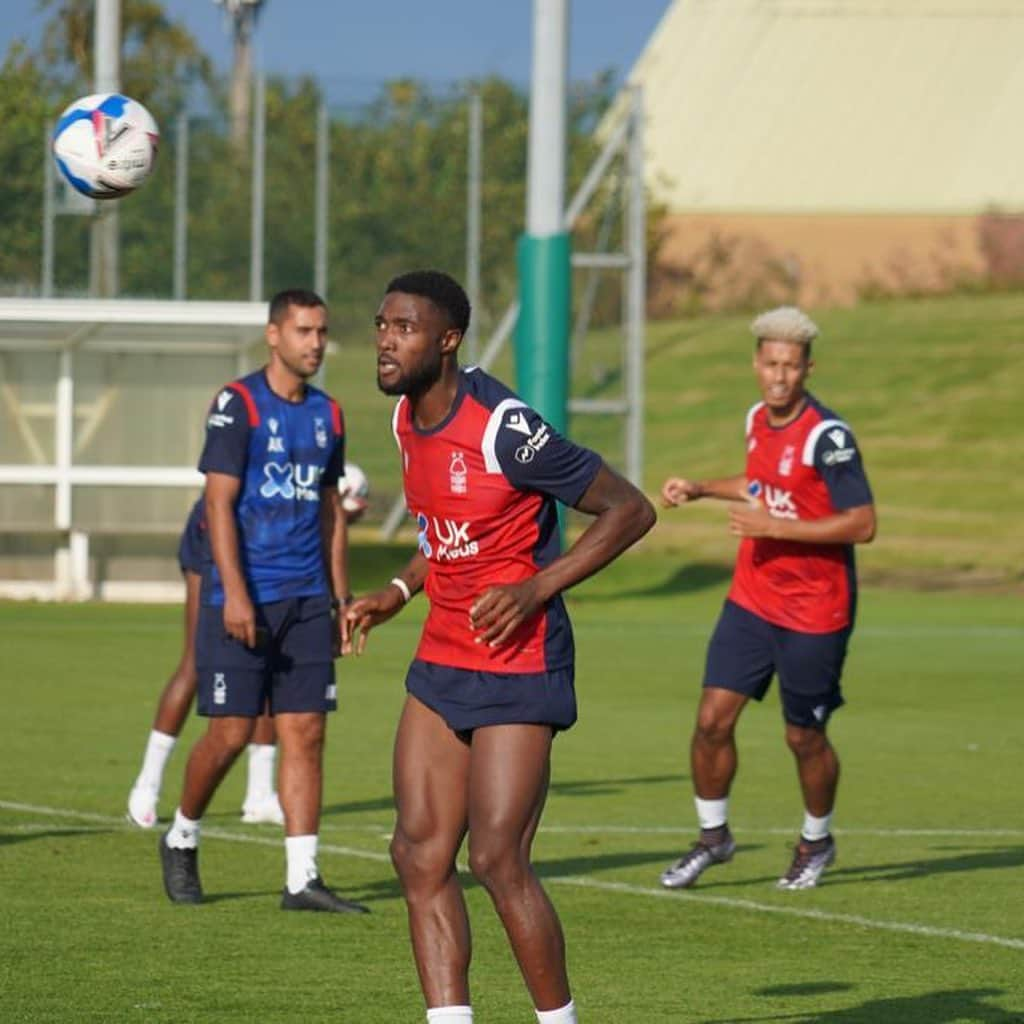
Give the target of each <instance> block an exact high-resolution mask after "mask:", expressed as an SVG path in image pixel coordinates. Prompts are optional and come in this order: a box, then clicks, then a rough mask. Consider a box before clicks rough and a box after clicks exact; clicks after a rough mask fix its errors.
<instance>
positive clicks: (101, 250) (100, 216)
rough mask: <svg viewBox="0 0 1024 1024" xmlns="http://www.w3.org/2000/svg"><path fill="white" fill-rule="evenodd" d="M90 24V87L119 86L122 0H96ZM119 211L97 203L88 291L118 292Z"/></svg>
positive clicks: (106, 294)
mask: <svg viewBox="0 0 1024 1024" xmlns="http://www.w3.org/2000/svg"><path fill="white" fill-rule="evenodd" d="M93 28H94V33H95V40H96V43H95V48H94V52H93V89H94V90H95V91H96V92H98V93H103V92H119V91H120V89H121V0H96V11H95V15H94V21H93ZM118 243H119V232H118V211H117V203H116V202H113V201H111V202H106V203H100V204H99V205H98V206H97V210H96V216H95V217H94V218H93V222H92V230H91V232H90V238H89V293H90V294H91V295H94V296H99V297H101V298H112V297H113V296H115V295H117V292H118Z"/></svg>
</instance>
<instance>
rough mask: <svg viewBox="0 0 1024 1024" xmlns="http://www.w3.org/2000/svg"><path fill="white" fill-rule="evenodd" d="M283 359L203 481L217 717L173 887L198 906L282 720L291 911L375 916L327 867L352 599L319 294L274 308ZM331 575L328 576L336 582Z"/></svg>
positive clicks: (263, 378) (285, 897)
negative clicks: (202, 843)
mask: <svg viewBox="0 0 1024 1024" xmlns="http://www.w3.org/2000/svg"><path fill="white" fill-rule="evenodd" d="M266 339H267V344H268V346H269V349H270V359H269V361H268V363H267V365H266V366H265V367H263V369H261V370H259V371H257V372H256V373H253V374H250V375H249V376H247V377H244V378H242V379H241V380H237V381H234V382H232V383H230V384H228V385H227V386H226V387H225V388H224V389H223V390H221V391H220V393H219V394H218V395H217V396H216V397H215V398H214V400H213V403H212V405H211V406H210V412H209V416H208V418H207V426H206V445H205V447H204V448H203V454H202V457H201V458H200V462H199V468H200V469H201V470H202V471H203V472H204V473H205V474H206V521H207V524H208V527H209V538H210V546H211V550H212V554H213V558H212V562H211V563H209V564H208V566H207V568H206V570H205V571H204V573H203V600H202V606H201V607H200V610H199V621H198V624H197V630H196V669H197V673H198V689H197V706H198V710H199V713H200V714H201V715H206V716H209V723H208V726H207V731H206V733H205V735H204V736H203V737H202V738H201V739H200V740H199V742H198V743H196V745H195V746H194V747H193V748H192V753H191V755H190V756H189V762H188V767H187V769H186V772H185V784H184V788H183V792H182V796H181V803H180V806H179V807H178V810H177V811H176V813H175V817H174V824H173V825H172V826H171V828H170V829H169V830H168V832H167V833H166V835H165V836H163V837H162V838H161V841H160V859H161V864H162V867H163V875H164V887H165V889H166V891H167V895H168V897H169V898H170V899H171V900H173V901H174V902H178V903H198V902H199V901H200V900H201V899H202V887H201V885H200V882H199V871H198V839H199V819H200V818H201V817H202V815H203V812H204V811H205V810H206V807H207V805H208V804H209V802H210V799H211V798H212V796H213V794H214V791H215V790H216V788H217V786H218V785H219V783H220V781H221V779H222V778H223V777H224V775H225V774H226V773H227V771H228V769H229V768H230V767H231V764H232V763H233V761H234V760H235V758H236V757H237V756H238V754H239V753H240V751H241V750H242V749H243V748H244V747H245V745H246V743H247V742H248V740H249V737H250V736H251V735H252V730H253V725H254V723H255V721H256V718H257V716H258V715H259V714H260V712H261V711H262V710H263V708H264V707H265V706H267V705H269V710H270V713H271V714H272V715H273V716H274V720H275V724H276V727H277V736H278V743H279V745H280V748H281V766H280V773H279V784H278V791H279V796H280V800H281V805H282V807H283V808H284V814H285V853H286V860H287V879H286V885H285V889H284V892H283V894H282V898H281V907H282V909H285V910H324V911H334V912H346V911H356V912H362V911H365V909H366V908H365V907H362V906H361V905H360V904H358V903H353V902H351V901H349V900H345V899H342V898H341V897H339V896H338V895H336V894H335V893H333V892H332V891H331V890H330V889H328V888H327V887H326V886H325V885H324V884H323V881H322V879H321V878H320V874H319V871H318V870H317V865H316V849H317V838H318V833H319V828H320V800H321V788H322V773H323V765H322V760H323V758H322V755H323V741H324V729H325V724H326V712H328V711H333V710H334V708H335V706H336V697H335V681H334V662H333V658H334V655H335V653H336V652H337V650H338V649H339V648H340V647H342V646H344V645H345V642H346V638H345V635H344V631H345V625H344V620H343V619H339V621H338V623H337V624H336V623H335V622H334V620H333V616H332V610H333V609H337V608H338V606H339V604H340V602H341V601H344V600H346V599H347V598H348V597H349V586H348V568H347V553H348V541H347V533H346V520H345V512H344V509H343V507H342V504H341V498H340V495H339V493H338V488H337V482H338V478H339V477H340V476H341V475H343V473H344V468H345V441H344V425H343V421H342V417H341V410H340V409H339V407H338V405H337V403H336V402H334V400H333V399H331V398H329V397H328V396H327V395H325V394H324V393H323V392H322V391H319V390H318V389H317V388H314V387H312V386H310V385H309V384H308V381H309V379H310V378H311V377H313V375H314V374H315V373H316V372H317V370H318V369H319V368H320V364H321V363H322V362H323V357H324V352H325V349H326V345H327V309H326V306H325V305H324V302H323V300H322V299H321V298H320V297H319V296H317V295H316V294H314V293H313V292H308V291H300V290H293V291H287V292H281V293H279V294H278V295H276V296H275V297H274V298H273V299H272V300H271V303H270V314H269V323H268V325H267V329H266ZM328 570H329V571H328Z"/></svg>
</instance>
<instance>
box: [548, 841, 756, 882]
mask: <svg viewBox="0 0 1024 1024" xmlns="http://www.w3.org/2000/svg"><path fill="white" fill-rule="evenodd" d="M685 845H686V846H687V847H689V845H690V844H689V843H686V844H685ZM758 849H760V846H757V845H744V846H740V847H738V848H737V850H738V852H741V853H742V852H750V851H753V850H758ZM682 852H683V851H682V847H681V846H673V847H672V848H671V849H668V850H656V851H652V850H626V851H622V852H620V853H595V854H593V855H588V854H586V853H583V852H580V853H578V854H576V855H575V856H572V857H558V858H554V859H550V860H543V861H534V865H533V866H534V869H535V870H536V872H537V874H538V876H539V877H540V878H542V879H544V878H550V879H552V880H553V879H556V878H562V877H574V876H576V875H594V874H596V873H598V872H601V871H611V870H614V869H615V868H631V867H636V866H637V865H642V864H656V865H658V867H657V869H656V870H655V871H654V873H653V874H652V876H651V878H652V879H653V880H654V881H657V876H659V875H660V874H661V872H662V870H663V869H664V868H667V867H668V866H669V864H673V863H675V861H677V860H678V859H679V857H680V855H681V853H682ZM702 888H704V886H702Z"/></svg>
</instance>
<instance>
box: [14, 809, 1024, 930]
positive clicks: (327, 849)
mask: <svg viewBox="0 0 1024 1024" xmlns="http://www.w3.org/2000/svg"><path fill="white" fill-rule="evenodd" d="M0 808H2V809H4V810H9V811H21V812H24V813H27V814H41V815H45V816H47V817H54V818H73V819H74V818H77V819H79V820H82V821H92V822H96V823H97V824H104V825H115V826H118V827H119V828H123V829H124V830H126V831H127V830H129V829H130V828H132V826H130V825H129V824H128V823H127V822H126V821H125V820H124V819H123V818H117V817H113V816H111V815H108V814H96V813H94V812H91V811H75V810H70V809H63V808H59V807H45V806H40V805H38V804H23V803H15V802H13V801H8V800H0ZM15 827H21V826H15ZM941 834H943V835H945V834H947V833H941ZM970 834H972V835H978V834H979V833H970ZM203 835H205V836H209V837H210V838H213V839H224V840H227V841H229V842H235V843H251V844H253V845H255V846H272V847H274V848H276V849H280V846H281V840H280V838H276V839H270V838H263V837H261V836H251V835H245V834H242V833H238V832H228V831H225V830H224V829H219V828H205V829H203ZM319 849H320V851H321V852H323V853H334V854H338V855H339V856H343V857H358V858H360V859H363V860H373V861H377V862H385V861H390V859H391V858H390V857H389V856H388V854H386V853H376V852H374V851H372V850H358V849H354V848H352V847H350V846H335V845H333V844H324V845H322V846H320V848H319ZM463 870H464V868H463ZM543 878H544V881H545V882H550V883H551V884H552V885H571V886H575V887H576V888H580V889H599V890H601V891H604V892H619V893H626V894H627V895H631V896H646V897H649V898H653V899H669V900H688V901H691V902H694V903H698V904H700V903H710V904H712V905H714V906H719V907H729V908H730V909H733V910H747V911H752V912H754V913H760V914H785V915H786V916H789V917H799V918H803V919H805V920H812V921H824V922H826V923H829V924H852V925H856V926H857V927H859V928H870V929H874V930H876V931H888V932H901V933H904V934H911V935H923V936H925V937H927V938H933V939H956V940H958V941H961V942H975V943H984V944H987V945H993V946H1002V947H1004V948H1005V949H1020V950H1024V939H1008V938H1004V937H1002V936H999V935H988V934H986V933H985V932H965V931H961V930H960V929H957V928H935V927H932V926H931V925H922V924H908V923H906V922H904V921H881V920H877V919H876V918H871V917H861V916H859V915H857V914H839V913H833V912H831V911H826V910H812V909H808V908H804V907H794V906H783V905H780V904H774V903H757V902H755V901H754V900H739V899H734V898H732V897H729V896H710V895H705V894H703V893H694V892H681V891H679V890H678V889H676V890H671V891H669V890H666V889H653V888H648V887H646V886H641V885H631V884H630V883H629V882H605V881H601V880H600V879H596V878H587V877H583V876H558V875H545V876H543Z"/></svg>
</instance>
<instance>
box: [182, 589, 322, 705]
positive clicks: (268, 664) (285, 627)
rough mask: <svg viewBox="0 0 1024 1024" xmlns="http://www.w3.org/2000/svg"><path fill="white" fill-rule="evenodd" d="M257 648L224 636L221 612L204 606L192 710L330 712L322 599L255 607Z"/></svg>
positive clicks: (201, 614) (198, 643)
mask: <svg viewBox="0 0 1024 1024" xmlns="http://www.w3.org/2000/svg"><path fill="white" fill-rule="evenodd" d="M256 633H257V642H256V646H255V648H252V649H250V648H248V647H246V646H245V644H243V643H242V642H241V641H240V640H235V639H234V638H232V637H230V636H228V634H227V632H226V631H225V629H224V609H223V607H220V606H216V605H203V606H202V607H201V608H200V609H199V625H198V628H197V631H196V670H197V673H198V676H199V682H198V686H197V688H196V710H197V711H198V712H199V714H201V715H208V716H212V717H217V716H222V715H235V716H240V717H243V718H256V717H257V716H259V715H261V714H262V713H263V709H264V707H265V706H267V707H269V710H270V713H271V714H272V715H274V714H281V713H282V712H284V713H287V712H302V711H334V710H335V708H336V707H337V688H336V686H335V682H334V622H333V618H332V616H331V602H330V598H328V597H327V596H326V595H319V596H316V597H293V598H289V599H288V600H286V601H273V602H270V603H269V604H263V605H256Z"/></svg>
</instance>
